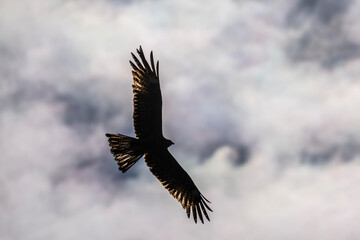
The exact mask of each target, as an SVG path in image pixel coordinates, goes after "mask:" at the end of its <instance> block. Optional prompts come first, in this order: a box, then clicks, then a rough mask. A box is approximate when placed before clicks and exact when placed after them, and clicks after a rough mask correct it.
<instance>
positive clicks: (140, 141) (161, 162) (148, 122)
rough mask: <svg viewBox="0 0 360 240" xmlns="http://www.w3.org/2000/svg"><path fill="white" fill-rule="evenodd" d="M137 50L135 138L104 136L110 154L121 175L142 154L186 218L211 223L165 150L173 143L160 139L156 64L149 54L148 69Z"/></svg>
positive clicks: (203, 201)
mask: <svg viewBox="0 0 360 240" xmlns="http://www.w3.org/2000/svg"><path fill="white" fill-rule="evenodd" d="M136 50H137V53H138V55H139V57H140V60H141V62H140V61H139V59H138V58H137V57H136V56H135V55H134V54H133V53H131V55H132V57H133V59H134V61H135V64H134V63H133V62H132V61H130V65H131V66H132V68H133V71H132V76H133V81H134V84H133V85H132V88H133V93H134V112H133V119H134V129H135V135H136V138H133V137H129V136H125V135H122V134H109V133H107V134H106V136H107V137H108V141H109V145H110V147H111V153H112V154H113V156H114V158H115V160H116V161H117V163H118V165H119V170H120V171H122V172H123V173H125V172H126V171H127V170H128V169H129V168H131V167H132V166H133V165H134V164H135V163H136V162H137V161H138V160H139V159H140V158H141V157H142V156H143V155H145V162H146V164H147V166H148V167H149V169H150V171H151V172H152V173H153V174H154V176H155V177H156V178H157V179H158V180H159V181H160V182H161V184H162V185H163V186H164V187H165V188H166V189H167V190H168V191H169V193H170V194H171V195H172V196H173V197H174V198H175V199H176V200H178V201H179V203H180V204H181V205H182V207H183V208H184V209H185V210H186V214H187V216H188V218H190V215H191V212H192V215H193V218H194V221H195V223H197V219H198V217H199V219H200V220H201V222H202V223H204V218H203V215H204V216H205V218H206V219H207V220H208V221H210V218H209V216H208V213H207V212H206V210H209V211H211V212H212V210H211V209H210V207H209V206H208V204H207V202H208V203H210V202H209V201H208V200H207V199H206V198H205V197H204V196H203V195H202V194H201V193H200V191H199V189H198V188H197V187H196V186H195V184H194V182H193V180H192V179H191V178H190V176H189V175H188V173H187V172H186V171H185V170H184V169H183V168H182V167H181V166H180V164H179V163H178V162H177V161H176V160H175V158H174V157H173V156H172V155H171V153H170V152H169V151H168V147H169V146H171V145H172V144H174V143H173V142H172V141H171V140H169V139H166V138H165V137H164V136H163V132H162V98H161V90H160V82H159V61H157V63H156V67H155V64H154V58H153V53H152V51H151V53H150V64H151V66H150V65H149V63H148V62H147V60H146V59H145V56H144V52H143V50H142V48H141V46H140V47H139V49H136Z"/></svg>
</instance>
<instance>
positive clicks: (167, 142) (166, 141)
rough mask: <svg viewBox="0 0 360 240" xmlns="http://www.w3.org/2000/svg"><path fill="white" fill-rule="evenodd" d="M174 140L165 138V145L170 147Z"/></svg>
mask: <svg viewBox="0 0 360 240" xmlns="http://www.w3.org/2000/svg"><path fill="white" fill-rule="evenodd" d="M173 144H174V143H173V141H171V140H170V139H165V146H166V147H167V148H168V147H170V146H171V145H173Z"/></svg>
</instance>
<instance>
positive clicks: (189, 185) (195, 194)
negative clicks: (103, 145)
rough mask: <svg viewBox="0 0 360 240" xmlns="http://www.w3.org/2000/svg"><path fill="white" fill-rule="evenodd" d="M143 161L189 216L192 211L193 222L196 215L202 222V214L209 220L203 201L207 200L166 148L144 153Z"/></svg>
mask: <svg viewBox="0 0 360 240" xmlns="http://www.w3.org/2000/svg"><path fill="white" fill-rule="evenodd" d="M145 162H146V164H147V165H148V167H149V168H150V171H151V172H152V173H153V174H154V175H155V177H156V178H157V179H158V180H159V181H160V182H161V183H162V185H163V186H164V187H165V188H166V189H167V190H168V191H169V193H170V194H171V195H172V196H173V197H174V198H175V199H176V200H178V202H179V203H180V204H181V205H182V207H183V208H184V209H185V210H186V214H187V216H188V217H189V218H190V212H191V211H192V215H193V218H194V221H195V223H196V222H197V219H198V217H199V219H200V221H201V222H202V223H204V218H203V215H204V216H205V217H206V219H208V220H209V221H210V219H209V216H208V214H207V212H206V209H207V210H209V211H212V210H211V209H210V207H208V206H207V205H206V203H205V201H208V200H207V199H206V198H205V197H204V196H203V195H202V194H201V193H200V191H199V190H198V188H197V187H196V186H195V184H194V182H193V181H192V179H191V178H190V176H189V175H188V174H187V172H186V171H185V170H184V169H183V168H182V167H181V166H180V164H179V163H178V162H177V161H176V160H175V158H174V157H173V156H172V155H171V154H170V152H169V151H168V150H167V149H166V150H164V151H156V152H154V153H147V154H145ZM204 206H206V207H204Z"/></svg>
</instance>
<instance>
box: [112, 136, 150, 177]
mask: <svg viewBox="0 0 360 240" xmlns="http://www.w3.org/2000/svg"><path fill="white" fill-rule="evenodd" d="M106 136H107V137H108V138H109V145H110V147H111V153H112V154H113V155H114V158H115V160H116V161H117V162H118V165H119V170H120V171H122V172H123V173H124V172H126V171H127V170H128V169H129V168H131V167H132V166H133V165H134V164H135V163H136V162H137V161H138V160H139V159H140V158H141V157H142V156H143V154H144V153H143V152H140V151H139V150H136V143H137V141H138V139H136V138H133V137H128V136H125V135H122V134H110V133H107V134H106Z"/></svg>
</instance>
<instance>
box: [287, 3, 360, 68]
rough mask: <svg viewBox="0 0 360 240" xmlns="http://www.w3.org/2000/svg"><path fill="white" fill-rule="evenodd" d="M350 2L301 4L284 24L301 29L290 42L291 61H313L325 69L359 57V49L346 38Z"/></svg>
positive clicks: (289, 53)
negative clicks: (346, 19) (346, 21)
mask: <svg viewBox="0 0 360 240" xmlns="http://www.w3.org/2000/svg"><path fill="white" fill-rule="evenodd" d="M351 3H353V1H341V2H339V1H332V0H330V1H329V0H324V1H322V0H321V1H308V0H301V1H298V4H296V5H295V6H294V8H293V9H292V10H291V11H290V13H289V14H288V16H287V20H288V21H287V23H288V25H289V26H290V27H291V28H297V29H301V30H300V31H299V32H298V33H297V34H296V37H295V38H294V40H293V41H291V42H290V43H289V44H288V46H287V48H288V55H289V57H290V59H291V60H294V61H316V62H319V63H320V64H321V65H322V66H324V67H326V68H330V69H331V68H334V67H336V66H338V65H339V64H344V63H346V62H348V61H351V60H353V59H356V58H359V57H360V45H359V43H358V42H356V41H353V40H351V39H350V38H349V36H348V32H347V31H346V27H345V26H344V25H345V24H346V23H345V21H344V18H345V16H346V13H347V12H348V10H349V8H350V6H352V4H351Z"/></svg>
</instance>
